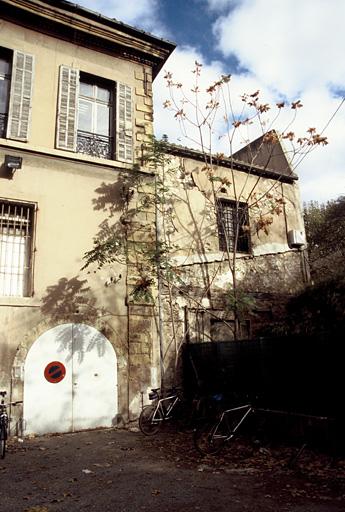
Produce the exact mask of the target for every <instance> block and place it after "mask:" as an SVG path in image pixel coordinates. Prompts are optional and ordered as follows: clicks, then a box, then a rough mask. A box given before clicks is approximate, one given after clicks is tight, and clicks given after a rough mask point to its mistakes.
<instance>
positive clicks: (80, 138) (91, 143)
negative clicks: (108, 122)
mask: <svg viewBox="0 0 345 512" xmlns="http://www.w3.org/2000/svg"><path fill="white" fill-rule="evenodd" d="M77 153H83V154H85V155H91V156H96V157H98V158H106V159H108V160H110V159H112V157H113V139H112V137H105V136H104V135H98V134H96V133H89V132H82V131H78V133H77Z"/></svg>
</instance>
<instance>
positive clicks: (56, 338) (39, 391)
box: [23, 324, 117, 434]
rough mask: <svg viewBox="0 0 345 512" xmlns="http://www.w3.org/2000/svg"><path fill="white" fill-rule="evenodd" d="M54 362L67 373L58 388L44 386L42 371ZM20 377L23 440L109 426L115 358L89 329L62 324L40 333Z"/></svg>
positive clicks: (113, 413) (112, 417)
mask: <svg viewBox="0 0 345 512" xmlns="http://www.w3.org/2000/svg"><path fill="white" fill-rule="evenodd" d="M55 361H56V362H59V363H62V364H63V365H64V367H65V369H66V373H65V376H64V377H63V378H62V379H61V380H59V381H58V382H48V380H47V379H46V377H45V375H44V371H45V369H46V368H47V365H49V363H52V362H55ZM24 371H25V374H24V404H23V405H24V431H25V434H30V433H35V434H44V433H49V432H68V431H73V430H81V429H87V428H96V427H110V426H112V425H113V424H114V420H115V417H116V414H117V363H116V354H115V351H114V349H113V347H112V345H111V344H110V342H109V341H108V340H107V339H106V338H105V337H104V336H103V335H102V334H101V333H100V332H99V331H97V330H96V329H94V328H93V327H90V326H88V325H85V324H63V325H59V326H57V327H54V328H53V329H50V330H49V331H47V332H45V333H44V334H42V335H41V336H40V337H39V338H38V339H37V340H36V341H35V342H34V344H33V345H32V347H31V349H30V350H29V352H28V355H27V358H26V362H25V368H24ZM53 377H54V374H53ZM52 380H53V381H54V379H52Z"/></svg>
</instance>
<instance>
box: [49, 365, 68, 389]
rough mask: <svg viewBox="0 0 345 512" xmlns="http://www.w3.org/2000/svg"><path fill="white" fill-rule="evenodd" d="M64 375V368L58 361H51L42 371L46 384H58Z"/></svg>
mask: <svg viewBox="0 0 345 512" xmlns="http://www.w3.org/2000/svg"><path fill="white" fill-rule="evenodd" d="M65 375H66V368H65V366H64V365H63V364H62V363H60V362H59V361H53V362H51V363H49V364H47V366H46V368H45V370H44V376H45V378H46V379H47V381H48V382H51V383H52V384H57V383H58V382H60V381H61V380H62V379H63V378H64V377H65Z"/></svg>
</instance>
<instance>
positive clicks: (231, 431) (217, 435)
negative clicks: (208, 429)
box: [211, 404, 254, 442]
mask: <svg viewBox="0 0 345 512" xmlns="http://www.w3.org/2000/svg"><path fill="white" fill-rule="evenodd" d="M241 410H245V413H244V414H243V416H241V418H240V419H239V421H238V422H237V423H236V425H235V427H231V426H230V425H229V420H228V415H229V413H232V412H235V411H241ZM253 411H254V407H252V406H251V405H250V404H246V405H241V406H239V407H233V408H231V409H226V410H225V411H223V412H222V414H221V416H220V418H219V421H218V422H217V423H216V425H215V426H214V429H213V431H212V434H211V442H212V439H223V440H224V442H226V441H230V439H232V438H233V437H234V436H235V434H236V432H237V430H238V429H239V428H240V426H241V425H242V423H243V422H244V421H245V420H246V418H247V417H248V416H249V414H250V413H252V412H253ZM223 424H225V427H226V428H225V432H226V434H223V433H222V429H221V427H222V426H223Z"/></svg>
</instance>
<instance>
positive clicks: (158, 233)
mask: <svg viewBox="0 0 345 512" xmlns="http://www.w3.org/2000/svg"><path fill="white" fill-rule="evenodd" d="M155 197H157V175H156V176H155ZM155 224H156V250H157V260H156V272H157V288H158V339H159V365H160V368H159V369H160V382H161V384H160V385H161V387H162V388H163V387H164V352H163V347H164V333H163V304H162V278H161V273H160V264H161V258H160V241H161V225H160V217H159V209H158V207H157V201H155Z"/></svg>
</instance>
